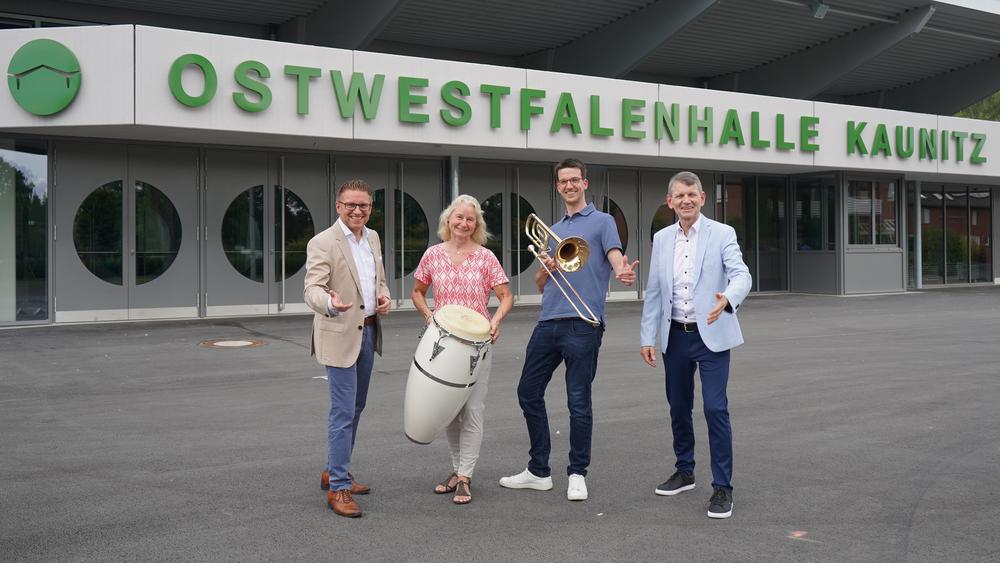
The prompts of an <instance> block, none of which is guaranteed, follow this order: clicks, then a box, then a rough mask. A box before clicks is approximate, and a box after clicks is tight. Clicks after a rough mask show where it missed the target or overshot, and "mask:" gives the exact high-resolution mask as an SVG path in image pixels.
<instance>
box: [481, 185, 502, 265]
mask: <svg viewBox="0 0 1000 563" xmlns="http://www.w3.org/2000/svg"><path fill="white" fill-rule="evenodd" d="M480 206H481V207H482V208H483V219H485V220H486V230H487V231H489V233H490V238H489V239H488V240H487V241H486V248H489V249H490V252H492V253H493V255H494V256H496V257H497V260H498V261H499V262H500V263H501V264H503V194H501V193H496V194H493V195H491V196H490V197H488V198H486V199H484V200H483V202H482V203H481V204H480Z"/></svg>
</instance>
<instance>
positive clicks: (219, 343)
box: [198, 338, 267, 350]
mask: <svg viewBox="0 0 1000 563" xmlns="http://www.w3.org/2000/svg"><path fill="white" fill-rule="evenodd" d="M264 344H267V343H266V342H264V341H263V340H260V339H258V338H235V339H232V338H215V339H212V340H202V341H201V342H199V343H198V345H199V346H201V347H203V348H225V349H230V350H231V349H233V348H256V347H257V346H263V345H264Z"/></svg>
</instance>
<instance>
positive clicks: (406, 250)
mask: <svg viewBox="0 0 1000 563" xmlns="http://www.w3.org/2000/svg"><path fill="white" fill-rule="evenodd" d="M395 196H396V239H397V243H398V244H397V245H396V249H395V251H396V278H397V279H398V278H400V277H405V276H408V275H410V274H411V273H412V272H413V270H416V269H417V264H419V263H420V257H421V256H423V254H424V251H425V250H427V244H428V243H429V242H430V236H429V235H430V233H429V227H428V224H427V214H426V213H424V208H423V207H421V206H420V203H419V202H418V201H417V200H416V199H414V197H413V196H411V195H410V194H408V193H405V192H403V191H402V190H395Z"/></svg>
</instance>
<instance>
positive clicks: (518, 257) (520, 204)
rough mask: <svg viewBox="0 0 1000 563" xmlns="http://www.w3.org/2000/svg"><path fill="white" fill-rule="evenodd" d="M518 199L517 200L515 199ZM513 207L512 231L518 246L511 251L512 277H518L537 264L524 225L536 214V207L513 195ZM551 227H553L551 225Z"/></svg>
mask: <svg viewBox="0 0 1000 563" xmlns="http://www.w3.org/2000/svg"><path fill="white" fill-rule="evenodd" d="M515 198H516V199H515ZM511 205H512V206H514V209H513V211H514V212H513V213H511V218H510V219H511V226H510V228H511V231H512V232H513V233H515V234H514V235H513V237H512V238H513V239H514V241H516V244H517V246H516V247H515V248H513V249H512V250H511V257H510V258H511V265H510V269H511V275H515V276H516V275H518V274H521V273H523V272H524V271H525V270H527V269H528V268H530V267H531V265H532V264H534V262H535V255H534V254H532V253H531V250H529V249H528V245H530V244H531V239H530V238H528V234H527V233H526V232H524V224H525V223H527V221H528V216H530V215H531V214H532V213H534V212H535V208H534V206H532V205H531V203H529V202H528V200H526V199H524V198H523V197H521V196H515V195H513V194H511ZM550 226H551V225H550Z"/></svg>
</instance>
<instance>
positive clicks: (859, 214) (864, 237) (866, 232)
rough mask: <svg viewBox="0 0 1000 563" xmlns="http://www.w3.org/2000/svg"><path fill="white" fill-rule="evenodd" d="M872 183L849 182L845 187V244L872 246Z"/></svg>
mask: <svg viewBox="0 0 1000 563" xmlns="http://www.w3.org/2000/svg"><path fill="white" fill-rule="evenodd" d="M872 199H873V198H872V183H871V182H869V181H867V180H851V181H850V182H849V183H848V186H847V243H848V244H872V240H873V239H872Z"/></svg>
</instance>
